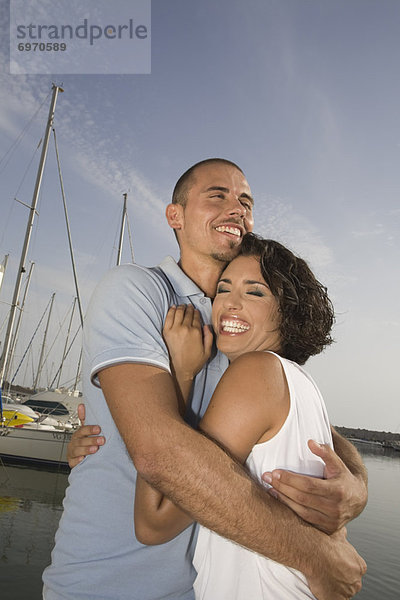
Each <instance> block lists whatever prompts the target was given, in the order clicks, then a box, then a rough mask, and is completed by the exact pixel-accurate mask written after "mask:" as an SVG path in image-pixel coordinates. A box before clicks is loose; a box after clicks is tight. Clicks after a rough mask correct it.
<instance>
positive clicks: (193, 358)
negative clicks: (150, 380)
mask: <svg viewBox="0 0 400 600" xmlns="http://www.w3.org/2000/svg"><path fill="white" fill-rule="evenodd" d="M163 337H164V340H165V342H166V344H167V346H168V351H169V355H170V358H171V362H172V366H173V370H174V373H175V376H176V379H177V381H178V384H179V386H180V387H181V384H182V385H183V384H184V383H187V382H190V383H191V382H192V381H193V379H194V377H195V376H196V375H197V373H198V372H199V371H200V370H201V369H202V367H203V365H204V364H205V363H206V362H207V360H208V359H209V358H210V355H211V347H212V342H213V335H212V333H211V329H210V328H209V326H208V325H204V326H203V325H202V324H201V317H200V313H199V311H198V310H196V309H195V308H194V307H193V306H192V305H191V304H188V305H181V306H178V307H176V306H171V308H170V309H169V311H168V313H167V316H166V318H165V323H164V329H163ZM183 395H184V396H185V394H183Z"/></svg>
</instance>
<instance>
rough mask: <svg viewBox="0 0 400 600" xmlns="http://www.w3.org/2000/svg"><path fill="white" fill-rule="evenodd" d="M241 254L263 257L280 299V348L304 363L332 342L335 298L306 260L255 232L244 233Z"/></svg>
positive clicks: (268, 279)
mask: <svg viewBox="0 0 400 600" xmlns="http://www.w3.org/2000/svg"><path fill="white" fill-rule="evenodd" d="M240 254H241V255H243V256H254V257H257V258H258V259H259V260H260V267H261V273H262V276H263V278H264V280H265V282H266V283H267V285H268V287H269V289H270V290H271V292H272V294H273V295H274V296H275V298H276V299H277V301H278V303H279V311H280V315H281V325H280V334H281V344H282V348H281V352H280V354H281V355H282V356H283V357H284V358H288V359H290V360H293V361H295V362H297V363H298V364H300V365H303V364H304V363H305V362H306V360H307V359H308V358H309V357H310V356H313V355H314V354H318V353H319V352H321V351H322V349H323V348H324V347H325V346H327V345H329V344H331V343H332V342H333V339H332V337H331V336H330V331H331V329H332V325H333V323H334V311H333V305H332V302H331V301H330V300H329V298H328V294H327V290H326V287H324V286H323V285H322V284H321V283H320V282H319V281H317V279H316V278H315V276H314V275H313V273H312V271H311V269H310V268H309V266H308V265H307V263H306V262H305V260H303V259H302V258H299V257H297V256H295V255H294V254H293V253H292V252H291V251H290V250H288V248H285V246H282V244H280V243H279V242H275V241H273V240H265V239H263V238H261V237H260V236H257V235H255V234H254V233H247V234H246V235H245V236H244V237H243V241H242V244H241V249H240Z"/></svg>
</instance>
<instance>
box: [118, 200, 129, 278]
mask: <svg viewBox="0 0 400 600" xmlns="http://www.w3.org/2000/svg"><path fill="white" fill-rule="evenodd" d="M127 198H128V194H124V207H123V209H122V220H121V231H120V234H119V244H118V254H117V266H119V265H120V264H121V254H122V244H123V241H124V231H125V221H126V200H127Z"/></svg>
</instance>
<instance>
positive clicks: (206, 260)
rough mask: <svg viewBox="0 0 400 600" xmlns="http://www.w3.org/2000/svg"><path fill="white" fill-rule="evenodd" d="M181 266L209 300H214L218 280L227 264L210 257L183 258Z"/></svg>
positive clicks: (180, 262)
mask: <svg viewBox="0 0 400 600" xmlns="http://www.w3.org/2000/svg"><path fill="white" fill-rule="evenodd" d="M178 264H179V266H180V268H181V269H182V271H183V272H184V273H185V275H187V276H188V277H190V279H191V280H192V281H193V282H194V283H195V284H196V285H198V287H199V288H200V289H201V290H202V291H203V292H204V293H205V295H206V296H208V298H214V296H215V290H216V288H217V283H218V279H219V278H220V275H221V273H222V271H223V270H224V268H225V266H226V263H224V262H221V261H218V260H215V259H213V258H211V257H209V256H207V257H203V256H196V257H193V256H191V257H190V258H188V257H185V256H181V258H180V260H179V263H178Z"/></svg>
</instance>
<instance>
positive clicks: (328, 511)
mask: <svg viewBox="0 0 400 600" xmlns="http://www.w3.org/2000/svg"><path fill="white" fill-rule="evenodd" d="M308 446H309V448H310V450H311V452H313V453H314V454H316V455H317V456H319V457H320V458H322V460H323V461H324V463H325V470H324V477H325V479H316V478H314V477H308V476H306V475H298V474H296V473H291V472H290V471H284V470H282V469H277V470H275V471H272V473H264V474H263V476H262V478H263V480H264V481H265V482H267V483H269V484H270V485H272V488H270V489H269V490H268V491H269V493H270V494H271V495H273V496H275V497H276V498H279V500H281V501H282V502H284V503H285V504H287V506H289V507H290V508H291V509H292V510H293V511H294V512H295V513H297V514H298V515H299V517H301V518H302V519H304V520H305V521H307V522H308V523H311V524H312V525H314V526H315V527H318V528H319V529H321V530H322V531H324V532H325V533H328V534H332V533H334V532H335V531H338V530H339V529H341V528H342V527H343V526H344V525H345V524H346V523H348V522H349V521H350V520H351V519H354V518H355V517H356V516H358V515H359V514H360V512H361V511H362V510H363V508H364V507H365V504H366V501H367V487H366V484H365V482H364V481H363V480H362V479H361V478H360V477H357V476H356V475H353V474H352V473H351V471H350V470H349V469H348V468H347V467H346V465H345V464H344V462H343V461H342V460H341V459H340V458H339V457H338V455H337V454H336V453H335V452H334V451H333V450H332V449H331V448H330V447H329V446H327V445H325V444H324V445H320V444H317V443H316V442H314V441H312V440H310V441H309V442H308Z"/></svg>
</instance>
